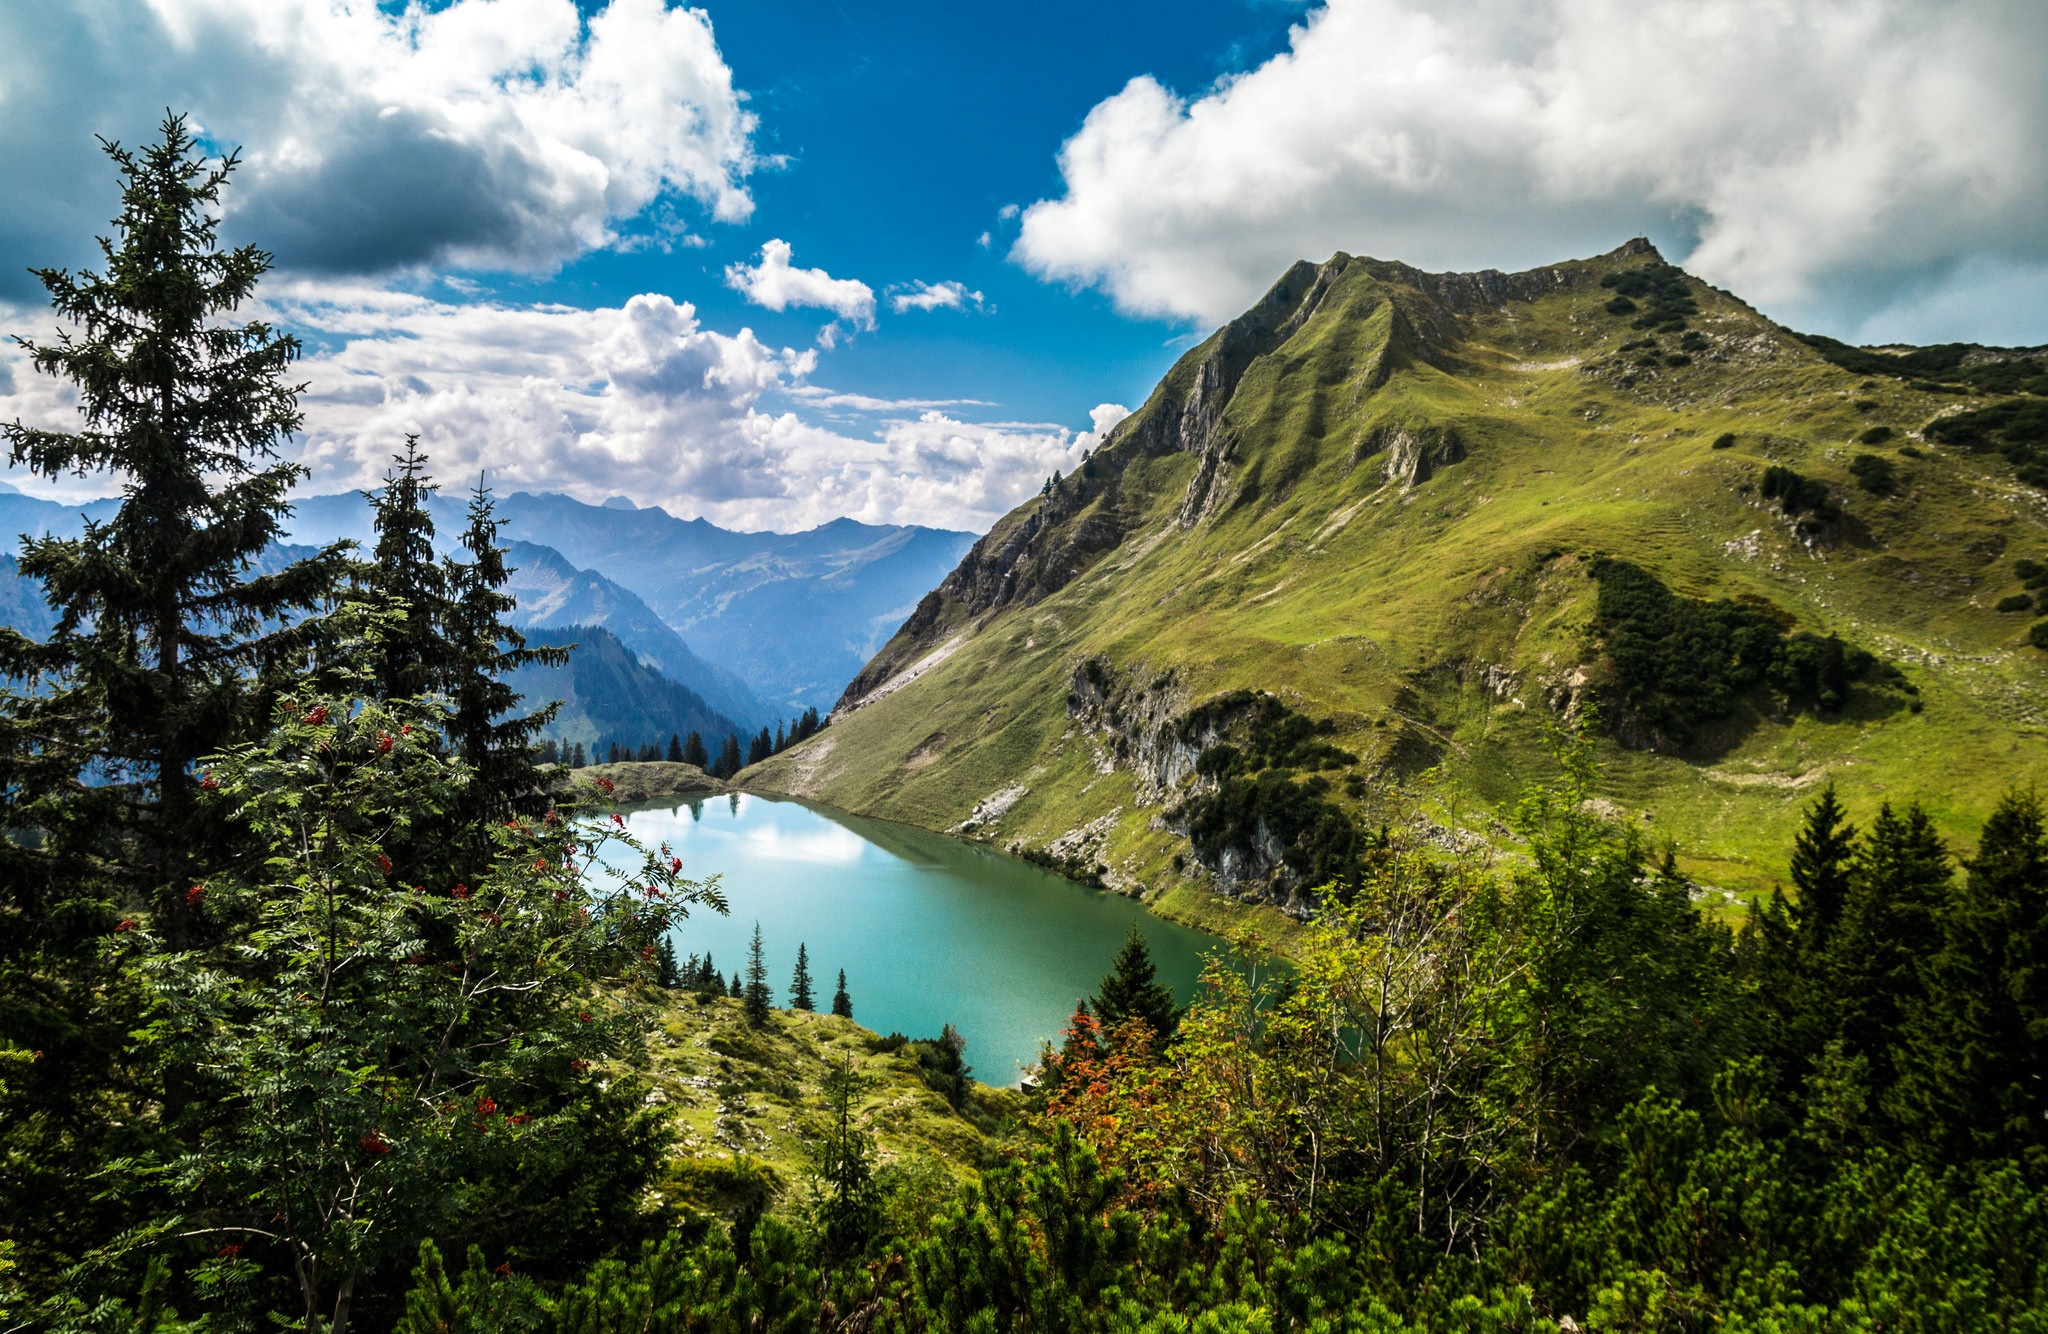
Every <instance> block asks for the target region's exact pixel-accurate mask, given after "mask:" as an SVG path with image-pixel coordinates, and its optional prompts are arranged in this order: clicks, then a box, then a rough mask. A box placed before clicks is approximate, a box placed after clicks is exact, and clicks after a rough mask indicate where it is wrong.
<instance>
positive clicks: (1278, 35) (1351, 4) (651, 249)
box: [0, 0, 2048, 531]
mask: <svg viewBox="0 0 2048 1334" xmlns="http://www.w3.org/2000/svg"><path fill="white" fill-rule="evenodd" d="M167 108H168V109H173V110H177V111H180V112H184V113H187V114H188V115H189V116H190V117H191V122H192V124H193V125H194V126H195V127H196V128H197V129H198V130H199V131H200V133H201V135H202V136H203V142H204V143H205V144H206V145H207V146H208V147H209V149H211V150H213V151H224V150H226V149H229V148H239V149H240V152H241V165H240V167H239V168H238V170H237V172H236V174H235V176H234V178H233V183H232V184H231V185H230V187H229V188H228V190H227V192H226V199H225V217H224V222H223V228H224V234H225V237H226V239H227V240H228V241H229V242H231V243H237V244H239V243H244V242H249V243H254V244H257V245H260V246H262V247H263V248H264V249H266V250H268V251H270V252H271V253H272V254H273V255H274V256H275V258H276V267H275V269H274V270H273V271H272V273H271V274H270V275H269V276H268V278H267V279H266V281H265V283H264V285H263V288H262V291H261V293H260V295H259V297H258V299H257V302H256V303H255V305H254V306H253V307H252V308H250V309H249V311H248V312H247V313H248V314H251V315H256V316H261V317H263V318H268V319H272V320H274V321H276V322H277V323H279V324H280V325H281V326H282V327H284V328H286V329H288V330H290V331H291V332H293V333H294V334H296V335H297V336H298V337H300V338H301V339H302V340H303V342H304V344H305V348H306V354H305V356H304V358H303V359H302V360H301V361H300V363H299V364H298V367H297V371H296V374H297V376H298V378H300V379H303V380H304V381H305V382H306V383H307V386H308V387H307V390H306V392H305V394H304V395H303V397H302V406H303V409H304V412H305V417H306V426H305V429H304V431H303V432H302V433H301V434H300V436H299V437H298V438H296V439H295V440H294V441H293V442H292V443H291V446H290V450H291V452H292V453H293V455H294V456H295V457H298V458H300V459H301V460H303V461H304V462H305V463H306V464H307V466H308V467H309V468H310V469H311V470H312V478H311V481H310V484H309V485H310V488H311V489H312V490H313V491H316V492H326V491H336V490H342V489H346V488H348V487H354V486H361V485H366V484H370V483H372V482H374V480H375V478H376V477H377V476H378V475H379V474H380V473H381V471H382V469H383V466H384V463H385V461H386V459H387V458H388V456H389V454H390V452H391V450H392V449H393V448H395V447H396V446H397V444H398V443H399V441H400V440H401V439H402V437H403V435H404V434H405V433H406V432H409V431H410V432H418V433H420V435H421V436H422V441H423V446H424V447H425V448H426V449H427V451H428V453H429V455H430V456H431V457H432V459H433V466H434V468H435V469H436V471H437V473H438V474H439V475H440V476H442V477H443V478H445V479H448V480H450V481H451V482H455V483H466V482H467V481H468V480H470V479H472V478H473V477H474V476H475V475H476V474H477V472H478V471H479V470H482V471H484V472H485V473H486V474H487V475H488V477H489V478H490V480H491V482H492V484H493V485H494V486H497V487H499V488H500V489H505V490H517V489H527V490H556V491H563V492H566V493H569V494H572V495H577V496H580V497H582V498H585V499H588V500H593V501H596V500H602V499H605V498H607V497H609V496H613V495H625V496H627V497H628V498H630V499H632V500H634V501H636V502H638V503H641V504H659V505H661V506H663V507H664V508H666V509H668V510H669V511H670V512H671V513H674V514H677V515H679V516H683V517H698V516H701V517H705V518H708V519H711V520H712V521H714V522H717V523H720V524H724V525H726V526H728V527H737V528H748V529H758V528H775V529H781V530H791V529H797V528H804V527H809V526H812V525H815V524H817V523H821V522H826V521H828V520H831V519H833V518H837V517H841V516H851V517H854V518H857V519H862V520H865V521H869V522H877V523H891V522H900V523H923V524H931V525H935V526H940V527H948V528H962V529H971V530H977V531H978V530H981V529H985V528H986V527H987V526H988V525H989V524H991V523H992V522H993V521H994V520H995V519H996V518H998V517H1000V515H1001V514H1003V513H1004V512H1006V511H1007V510H1008V509H1010V508H1011V507H1013V506H1014V505H1015V504H1017V503H1018V502H1019V501H1021V500H1023V499H1024V498H1025V497H1027V496H1028V495H1030V494H1033V493H1035V492H1036V491H1037V489H1038V487H1039V484H1040V483H1041V481H1042V480H1043V478H1044V477H1045V475H1046V474H1048V473H1050V472H1051V471H1053V470H1054V469H1055V468H1058V469H1062V470H1070V469H1071V468H1072V467H1073V466H1075V464H1077V463H1078V461H1079V459H1080V457H1081V456H1082V454H1083V453H1084V452H1085V451H1086V450H1088V449H1089V448H1092V447H1093V446H1094V444H1095V443H1096V442H1097V441H1098V440H1099V438H1100V434H1101V433H1102V432H1103V431H1106V430H1107V429H1108V428H1109V427H1110V426H1112V425H1113V424H1114V423H1115V421H1116V420H1117V419H1119V418H1120V417H1121V415H1123V413H1124V412H1125V411H1126V410H1127V409H1128V408H1130V407H1135V406H1137V405H1138V404H1139V403H1141V402H1142V401H1143V399H1144V397H1145V395H1146V394H1147V393H1148V392H1149V390H1150V388H1151V386H1152V385H1153V384H1154V383H1155V382H1156V381H1157V379H1158V378H1159V376H1160V375H1161V374H1163V373H1164V371H1165V370H1166V368H1167V367H1168V366H1170V365H1171V364H1172V362H1173V360H1174V359H1175V358H1176V357H1177V356H1179V355H1180V354H1181V353H1183V352H1184V351H1186V350H1187V349H1188V348H1189V347H1190V346H1192V345H1193V344H1194V343H1196V342H1198V341H1199V340H1200V339H1201V338H1202V337H1204V336H1205V335H1206V334H1207V333H1208V332H1209V331H1210V330H1211V329H1213V328H1214V327H1215V326H1216V325H1217V324H1219V323H1221V322H1222V321H1224V320H1227V319H1229V318H1230V317H1231V316H1232V315H1234V314H1235V313H1237V312H1238V311H1239V310H1241V309H1243V308H1244V307H1245V306H1247V305H1249V304H1250V303H1251V301H1253V300H1254V299H1255V298H1256V297H1257V295H1258V294H1259V292H1261V291H1262V290H1263V289H1264V288H1265V287H1266V286H1267V285H1268V284H1270V283H1271V282H1272V280H1273V279H1274V278H1276V277H1277V276H1278V275H1279V273H1280V272H1281V271H1282V270H1284V269H1285V268H1286V266H1287V265H1288V264H1289V263H1291V262H1292V261H1294V260H1295V259H1299V258H1308V259H1312V260H1321V259H1324V258H1327V257H1328V256H1329V255H1330V254H1331V253H1333V252H1335V251H1338V250H1343V251H1347V252H1350V253H1353V254H1370V255H1375V256H1378V257H1381V258H1388V259H1401V260H1405V261H1407V262H1409V263H1412V264H1416V265H1418V266H1420V267H1423V268H1428V269H1459V270H1469V269H1480V268H1501V269H1509V270H1512V269H1516V268H1526V267H1531V266H1534V265H1538V264H1543V263H1547V262H1550V261H1554V260H1558V259H1564V258H1571V257H1577V256H1584V255H1590V254H1597V253H1600V252H1603V251H1606V250H1609V249H1612V248H1613V247H1614V246H1616V245H1619V244H1620V243H1621V242H1623V241H1625V240H1627V239H1628V238H1630V237H1632V236H1636V235H1639V234H1641V235H1647V236H1649V237H1650V238H1651V239H1652V240H1654V241H1655V242H1656V243H1657V244H1658V245H1659V247H1660V248H1661V249H1662V250H1663V251H1664V253H1665V254H1666V256H1667V257H1668V258H1670V259H1672V260H1673V261H1675V262H1679V263H1683V264H1685V265H1686V266H1687V267H1688V268H1689V269H1690V270H1691V271H1693V272H1694V273H1697V274H1698V275H1700V276H1701V277H1703V278H1705V279H1707V280H1708V281H1711V282H1714V283H1716V284H1717V285H1719V286H1722V287H1726V288H1729V289H1730V290H1733V291H1735V292H1736V293H1737V294H1739V295H1741V296H1743V297H1745V298H1746V299H1748V300H1750V301H1751V302H1752V303H1753V304H1756V305H1757V306H1759V307H1760V308H1762V309H1763V310H1765V311H1766V312H1767V313H1769V314H1771V315H1773V316H1774V317H1776V318H1778V319H1780V320H1782V321H1784V322H1786V323H1789V324H1792V325H1793V326H1795V327H1798V328H1802V329H1807V330H1812V331H1815V332H1821V333H1828V334H1832V335H1835V336H1838V337H1842V338H1846V339H1850V340H1852V341H1857V342H1891V341H1911V342H1931V341H1947V340H1969V341H1980V342H1989V343H1997V344H2007V345H2036V344H2042V343H2048V153H2044V151H2043V147H2044V143H2048V134H2044V131H2048V5H2043V4H2041V3H2039V0H1946V2H1944V3H1933V2H1931V0H1627V2H1624V0H1327V2H1326V3H1323V4H1306V3H1297V2H1291V0H1207V2H1205V3H1198V2H1196V0H1176V2H1175V3H1156V2H1155V0H1112V2H1111V3H1101V2H1100V0H1097V2H1096V3H1092V4H1082V3H1070V2H1069V0H1042V2H1041V3H1037V4H1033V5H1028V6H993V5H961V4H958V3H953V4H937V3H925V2H924V0H894V2H891V3H884V2H883V0H734V2H732V3H719V2H715V0H714V2H712V3H706V4H703V5H701V6H696V7H690V6H683V5H671V4H665V3H664V2H663V0H581V2H580V3H578V2H572V0H436V2H435V3H414V4H406V3H400V2H396V0H393V2H389V3H383V4H375V3H370V0H10V3H8V4H6V5H5V6H0V179H4V180H6V181H7V182H8V183H9V186H8V188H7V189H6V190H5V191H0V331H7V332H13V333H18V334H28V335H32V336H36V337H47V336H48V335H49V333H50V332H51V331H52V330H53V329H54V328H55V324H54V319H53V317H52V315H51V314H50V312H49V311H48V309H47V305H46V304H45V303H44V301H43V300H42V296H41V288H40V284H39V283H38V282H37V280H36V279H35V278H34V277H33V276H32V275H30V274H29V273H28V272H27V269H28V268H29V267H30V266H51V265H54V266H65V267H76V266H82V265H91V264H93V263H94V262H96V259H97V255H96V252H95V249H94V246H93V240H92V238H93V237H94V236H95V235H96V234H104V233H106V232H107V231H108V230H109V224H108V219H110V218H111V217H112V216H113V215H114V213H115V211H116V207H117V199H118V183H117V181H116V178H115V176H114V173H113V172H112V170H111V168H110V166H109V164H108V163H107V161H106V160H105V158H104V156H103V155H102V154H101V152H100V149H99V147H98V145H97V143H96V142H95V138H94V136H95V135H99V136H105V137H107V138H110V139H118V140H120V141H122V142H124V143H128V144H131V145H132V144H137V143H140V142H143V141H146V140H147V139H148V138H150V137H151V136H152V135H153V133H154V127H155V124H156V122H157V121H159V120H160V119H161V117H162V116H163V114H164V112H165V110H166V109H167ZM13 419H20V420H23V421H28V422H33V423H37V424H51V425H63V424H66V423H68V422H69V421H71V420H72V419H73V418H72V414H71V410H70V404H69V399H68V397H67V393H66V390H65V388H64V386H63V385H62V384H61V383H59V382H56V381H53V380H51V379H50V378H49V377H47V376H41V375H37V374H36V373H35V372H34V371H33V370H32V368H31V367H30V366H29V365H28V364H27V362H26V360H25V358H24V356H23V355H22V353H21V352H20V351H19V349H8V350H4V351H0V420H13ZM0 478H4V479H5V480H6V481H7V482H8V483H11V484H13V485H15V486H17V487H18V488H20V489H22V490H25V491H32V492H37V493H43V494H53V495H64V496H74V497H75V496H83V495H88V494H105V493H108V492H110V491H112V490H113V489H115V487H116V485H117V483H115V482H112V481H110V480H109V479H105V478H94V477H87V478H64V479H58V480H56V481H51V480H49V479H39V478H32V477H29V476H27V475H26V474H24V473H22V472H21V471H20V470H18V469H10V470H5V471H0Z"/></svg>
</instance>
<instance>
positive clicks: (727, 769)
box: [707, 732, 744, 778]
mask: <svg viewBox="0 0 2048 1334" xmlns="http://www.w3.org/2000/svg"><path fill="white" fill-rule="evenodd" d="M743 767H744V766H743V765H742V764H741V763H740V739H739V737H738V736H736V735H734V734H732V733H730V732H728V733H727V734H726V738H725V744H724V745H723V746H721V747H720V748H719V751H718V759H717V760H716V761H714V762H713V763H712V765H711V767H710V769H709V770H708V771H707V772H709V773H710V775H711V776H712V777H713V778H730V777H732V776H733V775H734V774H736V773H738V772H739V771H740V770H741V768H743Z"/></svg>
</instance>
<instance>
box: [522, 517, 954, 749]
mask: <svg viewBox="0 0 2048 1334" xmlns="http://www.w3.org/2000/svg"><path fill="white" fill-rule="evenodd" d="M619 500H620V498H618V497H614V498H613V499H612V500H610V501H607V502H606V503H605V505H604V506H597V505H586V504H584V503H583V502H581V501H578V500H572V499H570V498H569V497H567V496H561V495H553V494H540V495H536V494H533V493H530V492H515V493H513V494H512V495H509V496H504V497H501V498H500V500H499V504H498V514H499V517H500V518H501V519H502V520H503V521H504V524H505V533H506V536H508V537H516V538H521V539H524V540H526V541H529V542H538V543H544V544H545V545H547V546H550V547H553V548H554V549H555V550H557V551H559V552H561V553H562V554H563V555H564V556H566V557H567V558H568V559H569V561H570V562H571V563H573V564H575V565H578V566H581V567H583V568H586V569H593V570H596V571H598V572H600V573H602V574H603V575H605V576H606V577H607V578H609V579H611V580H613V581H615V582H617V583H619V584H621V585H623V586H625V587H626V588H628V589H630V590H632V591H633V592H634V593H637V594H639V596H640V597H641V598H642V599H643V600H644V601H645V602H646V603H647V605H648V606H650V607H652V608H653V609H654V611H655V612H656V613H657V614H658V615H659V616H660V617H661V619H662V620H664V621H666V622H667V623H668V624H669V625H670V626H671V627H673V628H674V629H675V630H676V631H677V632H678V633H680V634H681V635H682V636H683V637H684V639H685V640H687V641H688V642H689V644H690V645H691V647H692V648H693V649H694V650H695V651H696V652H697V653H698V654H700V655H701V656H703V657H705V658H707V659H709V660H711V661H713V662H716V663H718V664H719V665H720V666H721V667H723V668H724V669H726V670H727V671H730V672H732V673H734V674H735V675H737V676H738V677H739V678H740V679H741V680H743V681H745V682H746V683H747V684H748V686H750V687H751V688H752V689H753V691H754V693H755V694H757V695H759V696H760V697H761V698H762V699H764V700H766V701H768V703H769V704H770V705H771V706H772V707H773V708H775V709H777V710H778V711H782V712H792V711H794V710H796V709H798V708H802V707H806V706H816V707H819V708H828V707H830V705H831V703H832V701H833V700H834V699H836V698H838V692H839V690H840V689H841V688H843V687H844V685H845V683H846V682H848V681H850V680H852V679H853V677H854V676H855V675H856V674H857V673H858V672H859V671H860V669H861V667H862V666H863V665H864V664H865V663H866V661H867V659H868V658H869V657H871V656H872V655H873V654H874V652H875V651H876V650H877V649H878V648H879V647H880V646H881V645H882V644H883V643H885V642H887V640H888V638H889V636H890V635H892V634H894V633H895V631H896V627H897V626H899V625H901V624H902V623H903V620H904V618H905V617H907V616H908V615H909V614H910V613H911V611H913V610H914V609H915V608H916V606H917V603H918V601H919V599H921V598H923V597H924V595H925V594H926V593H928V592H930V591H931V590H932V589H933V588H935V587H936V586H937V585H938V582H939V580H941V579H942V578H944V577H945V575H946V574H947V572H948V571H950V570H951V569H952V567H953V566H954V565H955V564H957V563H958V562H959V560H960V558H961V557H962V556H963V555H965V554H966V552H967V549H968V548H969V547H970V546H972V545H973V544H974V535H973V534H972V533H957V532H950V531H947V530H944V529H937V528H917V527H905V526H897V525H890V526H877V525H874V524H865V523H859V522H856V521H854V520H852V519H836V520H834V521H833V522H831V523H828V524H824V525H822V526H820V527H817V528H812V529H808V530H806V531H804V532H800V533H767V532H763V533H737V532H732V531H730V530H728V529H724V528H720V527H718V526H717V525H715V524H712V523H708V522H706V521H705V520H703V519H678V518H675V517H674V516H672V515H670V514H669V513H668V512H667V511H665V510H662V509H659V508H649V509H627V508H625V507H624V506H623V505H622V504H620V503H619Z"/></svg>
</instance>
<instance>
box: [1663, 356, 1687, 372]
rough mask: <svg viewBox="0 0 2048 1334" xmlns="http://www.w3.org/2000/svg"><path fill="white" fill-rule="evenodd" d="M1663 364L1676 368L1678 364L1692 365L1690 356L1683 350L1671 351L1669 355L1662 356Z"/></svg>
mask: <svg viewBox="0 0 2048 1334" xmlns="http://www.w3.org/2000/svg"><path fill="white" fill-rule="evenodd" d="M1664 364H1665V365H1666V366H1669V367H1671V368H1672V369H1673V370H1676V369H1677V368H1678V367H1680V366H1690V365H1692V358H1691V357H1689V356H1687V355H1686V354H1685V353H1683V352H1673V353H1672V354H1671V355H1670V356H1668V357H1666V358H1664Z"/></svg>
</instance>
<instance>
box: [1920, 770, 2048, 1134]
mask: <svg viewBox="0 0 2048 1334" xmlns="http://www.w3.org/2000/svg"><path fill="white" fill-rule="evenodd" d="M1966 872H1967V873H1966V874H1965V875H1964V877H1963V882H1962V885H1961V887H1960V888H1959V889H1958V890H1957V891H1956V892H1955V893H1954V894H1952V895H1950V896H1948V897H1947V898H1946V899H1944V900H1942V901H1941V902H1940V904H1939V906H1938V916H1939V921H1940V931H1939V939H1938V943H1936V944H1935V945H1934V947H1933V948H1932V949H1930V950H1927V951H1926V952H1924V953H1923V954H1922V955H1921V957H1920V968H1919V974H1920V979H1919V980H1920V985H1919V987H1918V989H1917V994H1915V995H1914V996H1912V997H1911V999H1910V1000H1909V1002H1908V1003H1907V1005H1906V1006H1905V1007H1904V1008H1905V1013H1904V1019H1903V1025H1902V1028H1903V1042H1902V1046H1903V1048H1904V1050H1902V1051H1901V1053H1900V1055H1899V1058H1898V1067H1899V1069H1898V1080H1897V1084H1896V1085H1895V1087H1894V1089H1893V1091H1892V1095H1891V1097H1890V1099H1889V1100H1888V1102H1887V1106H1886V1110H1887V1111H1888V1112H1889V1113H1890V1114H1891V1116H1892V1119H1893V1120H1894V1121H1896V1122H1898V1123H1899V1124H1900V1125H1901V1127H1902V1128H1903V1129H1904V1130H1905V1131H1906V1132H1907V1133H1908V1135H1909V1136H1910V1138H1911V1140H1912V1142H1913V1143H1914V1144H1915V1145H1916V1146H1917V1147H1919V1148H1921V1149H1922V1150H1923V1151H1925V1152H1926V1153H1927V1154H1928V1155H1929V1156H1931V1157H1934V1158H1936V1159H1941V1160H1950V1161H1953V1160H1958V1159H1964V1158H1968V1157H1973V1156H2002V1157H2011V1158H2016V1159H2023V1158H2037V1159H2038V1158H2043V1157H2048V830H2044V828H2043V821H2042V814H2041V803H2040V800H2039V798H2038V797H2036V796H2034V795H2033V794H2031V793H2026V794H2020V793H2012V794H2008V795H2007V796H2006V797H2005V798H2004V800H2002V801H2001V802H2000V803H1999V805H1998V807H1997V809H1996V810H1994V811H1993V812H1992V814H1991V818H1990V819H1989V820H1987V821H1986V822H1985V825H1984V832H1983V834H1982V836H1981V837H1980V839H1979V840H1978V845H1977V853H1976V855H1975V856H1974V857H1972V858H1971V859H1970V861H1969V862H1968V863H1967V864H1966Z"/></svg>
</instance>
